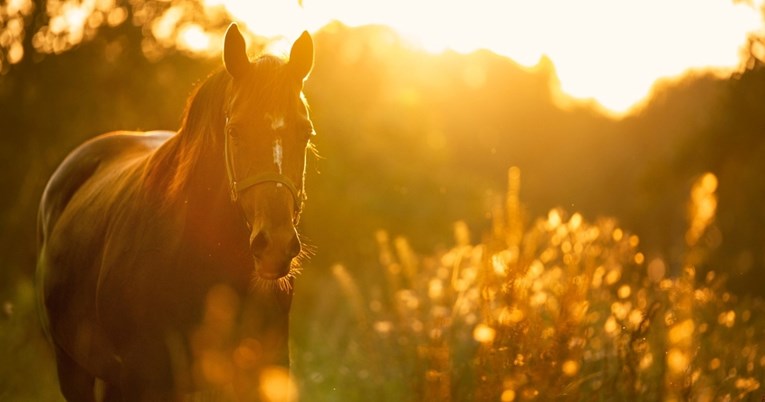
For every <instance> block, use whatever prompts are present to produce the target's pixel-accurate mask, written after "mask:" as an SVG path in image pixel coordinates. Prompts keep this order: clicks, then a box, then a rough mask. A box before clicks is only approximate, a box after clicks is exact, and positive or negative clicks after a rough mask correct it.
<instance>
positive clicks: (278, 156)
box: [274, 137, 284, 174]
mask: <svg viewBox="0 0 765 402" xmlns="http://www.w3.org/2000/svg"><path fill="white" fill-rule="evenodd" d="M283 157H284V153H283V151H282V139H281V138H278V137H277V138H276V140H274V165H276V167H277V168H278V169H279V174H282V159H283Z"/></svg>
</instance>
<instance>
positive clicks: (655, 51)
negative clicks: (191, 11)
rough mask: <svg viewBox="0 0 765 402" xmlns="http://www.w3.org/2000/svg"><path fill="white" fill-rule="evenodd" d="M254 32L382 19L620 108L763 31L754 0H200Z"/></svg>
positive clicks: (723, 60)
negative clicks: (547, 70) (551, 75)
mask: <svg viewBox="0 0 765 402" xmlns="http://www.w3.org/2000/svg"><path fill="white" fill-rule="evenodd" d="M221 4H224V5H225V7H226V8H227V9H228V10H229V11H230V12H231V14H232V15H234V16H235V18H236V19H238V20H240V21H241V22H243V23H245V24H246V25H247V27H248V28H249V29H250V30H251V31H252V32H255V33H257V34H258V35H262V36H265V37H271V38H288V39H294V38H297V36H298V35H299V33H300V32H301V31H302V30H309V31H314V32H315V31H317V30H318V29H320V28H321V27H322V26H324V25H326V24H328V23H329V22H331V21H333V20H337V21H340V22H342V23H344V24H346V25H349V26H360V25H368V24H382V25H387V26H389V27H391V28H393V29H395V30H396V31H397V32H399V33H400V34H401V35H402V36H403V37H404V38H407V39H408V40H409V41H410V42H412V43H414V44H416V45H419V46H421V47H422V48H424V49H425V50H427V51H430V52H441V51H444V50H454V51H457V52H461V53H468V52H472V51H475V50H478V49H489V50H491V51H494V52H495V53H497V54H500V55H504V56H507V57H509V58H512V59H513V60H515V61H516V62H517V63H519V64H521V65H522V66H524V67H528V68H531V67H534V66H536V65H538V64H539V63H540V61H541V59H542V58H543V56H547V57H549V58H550V59H551V60H552V62H553V64H554V66H555V72H556V74H557V76H558V79H559V81H560V91H562V92H563V93H565V94H566V96H565V97H564V98H566V99H564V100H562V101H561V102H565V101H566V100H567V101H568V102H571V101H572V100H585V101H595V102H596V103H597V104H600V105H602V106H603V107H605V108H606V109H607V110H608V111H610V112H611V113H613V114H621V113H624V112H626V111H628V110H629V109H630V108H632V107H634V106H635V105H636V104H639V103H640V102H642V101H643V100H645V99H646V97H647V96H648V95H649V94H650V92H651V89H652V87H653V86H654V85H655V83H656V82H657V80H660V79H666V78H670V79H671V78H676V77H679V76H681V75H682V74H685V73H687V72H689V71H697V70H703V71H715V72H717V73H718V74H730V73H732V72H733V71H735V70H736V69H737V68H738V67H739V64H740V56H741V54H740V50H741V48H742V46H744V45H745V44H746V39H747V35H748V34H749V33H751V32H754V31H757V30H762V17H761V14H760V10H761V8H762V6H763V1H762V0H755V1H751V2H735V3H734V2H731V1H725V0H677V1H672V2H667V1H662V0H645V1H641V2H635V1H627V0H613V1H603V0H580V1H576V2H572V1H565V0H534V1H532V0H514V1H500V0H474V1H470V2H468V1H459V2H456V1H455V2H442V1H437V0H421V1H417V2H411V1H408V0H389V1H386V2H372V1H363V0H362V1H347V0H323V1H304V2H303V4H302V5H303V6H302V7H301V6H300V4H299V2H296V1H286V2H285V1H275V0H271V1H267V0H263V1H258V2H250V1H247V0H206V5H207V6H208V7H213V6H220V5H221Z"/></svg>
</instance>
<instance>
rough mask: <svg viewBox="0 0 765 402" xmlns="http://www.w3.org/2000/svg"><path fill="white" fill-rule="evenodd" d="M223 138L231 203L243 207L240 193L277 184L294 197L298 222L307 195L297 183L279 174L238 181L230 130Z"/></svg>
mask: <svg viewBox="0 0 765 402" xmlns="http://www.w3.org/2000/svg"><path fill="white" fill-rule="evenodd" d="M226 127H228V117H226ZM223 136H224V140H223V152H224V153H225V160H226V174H227V175H228V182H229V186H230V189H231V201H233V202H234V203H236V204H238V205H240V207H241V204H239V193H241V192H242V191H244V190H246V189H248V188H250V187H254V186H257V185H259V184H263V183H276V186H277V187H285V188H287V190H289V192H290V194H291V195H292V201H293V202H294V203H295V214H294V216H293V221H297V218H298V216H299V215H300V211H301V209H302V207H303V199H304V198H305V194H304V193H303V192H302V190H298V188H297V186H295V183H293V182H292V180H290V178H289V177H287V176H285V175H283V174H279V173H277V172H263V173H258V174H255V175H253V176H249V177H245V178H244V179H241V180H238V179H237V177H236V170H235V169H234V162H233V156H232V155H231V152H230V151H229V145H228V143H229V139H228V137H229V133H228V128H226V129H225V130H224V132H223ZM245 221H246V220H245ZM247 225H248V226H249V222H247Z"/></svg>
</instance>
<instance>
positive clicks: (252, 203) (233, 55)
mask: <svg viewBox="0 0 765 402" xmlns="http://www.w3.org/2000/svg"><path fill="white" fill-rule="evenodd" d="M223 62H224V65H225V68H226V71H227V72H228V74H229V75H230V76H231V77H232V80H231V82H232V84H231V87H230V91H229V93H230V96H229V100H228V104H227V105H226V106H225V107H226V130H225V158H226V170H227V174H228V179H229V182H230V184H231V197H232V200H233V201H234V202H235V203H236V204H238V205H239V207H240V208H241V209H242V211H243V213H244V214H243V215H244V219H245V220H246V222H247V225H248V227H249V230H250V238H249V242H250V249H251V251H252V256H253V258H254V261H255V275H256V279H261V280H266V281H276V280H280V281H279V282H278V283H280V284H282V285H283V284H285V283H286V282H284V281H285V278H287V279H288V278H290V277H291V275H292V273H293V269H294V268H293V260H294V259H295V257H297V256H298V255H299V254H300V252H301V243H300V239H299V237H298V233H297V230H296V227H295V226H296V224H297V221H298V217H299V215H300V210H301V207H302V203H303V199H304V198H305V195H304V194H305V193H304V188H303V175H304V170H305V158H306V151H307V150H308V149H309V147H310V145H309V141H310V138H311V136H312V135H313V134H314V131H313V125H312V124H311V120H310V119H309V116H308V108H307V106H306V103H305V101H304V99H303V96H302V90H303V80H304V79H305V78H306V77H307V76H308V73H309V72H310V71H311V68H312V67H313V42H312V40H311V37H310V35H308V33H307V32H304V33H303V34H302V35H301V36H300V38H299V39H298V40H297V41H295V43H294V44H293V46H292V50H291V52H290V58H289V61H286V62H285V61H283V60H281V59H278V58H276V57H272V56H263V57H260V58H259V59H257V60H255V61H254V62H250V60H249V58H248V57H247V53H246V49H245V42H244V38H243V37H242V35H241V33H240V32H239V29H238V28H237V27H236V25H235V24H232V25H231V26H230V27H229V29H228V31H227V32H226V37H225V43H224V49H223Z"/></svg>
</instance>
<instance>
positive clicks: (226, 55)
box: [223, 22, 250, 78]
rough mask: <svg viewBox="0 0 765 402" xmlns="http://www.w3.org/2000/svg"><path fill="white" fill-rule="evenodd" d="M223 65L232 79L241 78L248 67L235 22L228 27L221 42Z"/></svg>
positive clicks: (244, 49)
mask: <svg viewBox="0 0 765 402" xmlns="http://www.w3.org/2000/svg"><path fill="white" fill-rule="evenodd" d="M223 65H224V66H225V67H226V71H228V73H229V75H231V76H232V77H234V78H241V77H243V76H244V74H245V73H246V72H247V68H248V67H249V65H250V59H248V58H247V47H246V45H245V43H244V37H243V36H242V34H241V33H240V32H239V27H238V26H237V25H236V23H235V22H232V23H231V25H229V26H228V29H227V30H226V36H225V39H224V40H223Z"/></svg>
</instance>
